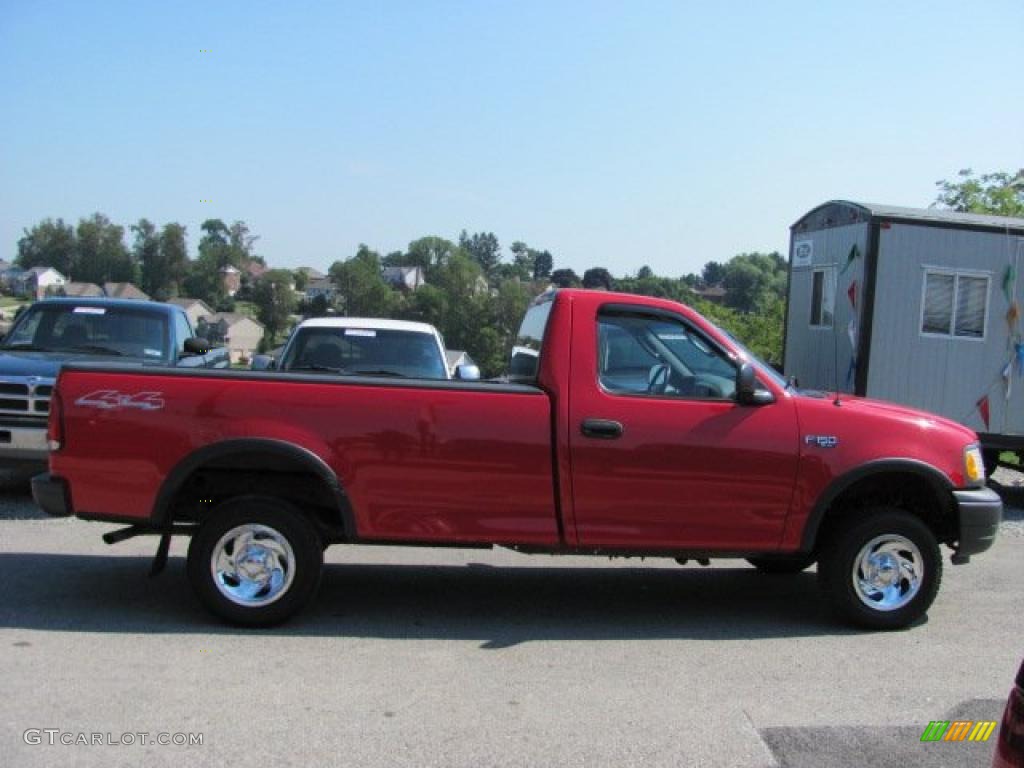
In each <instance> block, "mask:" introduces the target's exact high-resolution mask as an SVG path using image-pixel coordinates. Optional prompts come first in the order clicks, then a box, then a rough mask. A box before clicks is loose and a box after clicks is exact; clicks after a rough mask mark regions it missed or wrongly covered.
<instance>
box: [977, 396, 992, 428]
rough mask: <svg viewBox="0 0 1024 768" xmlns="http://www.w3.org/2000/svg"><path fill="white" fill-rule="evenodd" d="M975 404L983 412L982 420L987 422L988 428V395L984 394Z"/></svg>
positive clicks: (979, 411) (986, 426)
mask: <svg viewBox="0 0 1024 768" xmlns="http://www.w3.org/2000/svg"><path fill="white" fill-rule="evenodd" d="M975 405H976V406H977V407H978V413H980V414H981V420H982V421H984V422H985V429H988V428H989V427H988V395H985V396H983V397H982V398H981V400H979V401H978V402H977V403H975Z"/></svg>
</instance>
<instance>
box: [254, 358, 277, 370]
mask: <svg viewBox="0 0 1024 768" xmlns="http://www.w3.org/2000/svg"><path fill="white" fill-rule="evenodd" d="M276 367H277V361H276V360H274V358H273V357H271V356H270V355H253V356H252V363H251V364H250V366H249V368H250V369H251V370H253V371H272V370H273V369H274V368H276Z"/></svg>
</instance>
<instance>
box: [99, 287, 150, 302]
mask: <svg viewBox="0 0 1024 768" xmlns="http://www.w3.org/2000/svg"><path fill="white" fill-rule="evenodd" d="M103 294H104V295H105V296H107V297H109V298H111V299H136V300H137V301H149V300H150V297H149V294H148V293H146V292H145V291H143V290H142V289H141V288H139V287H137V286H136V285H135V284H134V283H104V284H103Z"/></svg>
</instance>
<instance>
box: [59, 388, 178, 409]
mask: <svg viewBox="0 0 1024 768" xmlns="http://www.w3.org/2000/svg"><path fill="white" fill-rule="evenodd" d="M75 405H81V406H84V407H86V408H100V409H102V410H105V411H110V410H116V409H118V408H137V409H138V410H140V411H157V410H160V409H161V408H163V407H164V405H165V402H164V393H163V392H136V393H134V394H126V393H124V392H118V391H117V390H116V389H97V390H96V391H95V392H90V393H89V394H87V395H82V396H81V397H80V398H78V399H77V400H75Z"/></svg>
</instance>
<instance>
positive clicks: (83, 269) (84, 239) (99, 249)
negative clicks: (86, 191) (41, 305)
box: [74, 213, 139, 284]
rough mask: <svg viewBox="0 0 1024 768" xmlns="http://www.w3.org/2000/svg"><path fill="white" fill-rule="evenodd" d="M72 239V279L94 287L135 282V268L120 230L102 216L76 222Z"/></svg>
mask: <svg viewBox="0 0 1024 768" xmlns="http://www.w3.org/2000/svg"><path fill="white" fill-rule="evenodd" d="M75 239H76V241H77V243H78V249H77V250H78V258H77V259H76V261H77V269H76V272H75V274H74V279H76V280H80V281H82V282H86V283H98V284H102V283H105V282H108V281H110V282H117V283H122V282H136V281H137V280H138V279H139V274H138V272H139V270H138V265H137V264H136V262H135V260H134V259H133V258H132V254H131V253H130V252H129V250H128V248H127V247H125V244H124V227H121V226H118V225H117V224H114V223H112V222H111V221H110V219H108V218H107V217H106V216H104V215H103V214H102V213H94V214H93V215H92V216H91V217H89V218H88V219H81V220H79V222H78V227H77V229H76V231H75Z"/></svg>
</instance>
